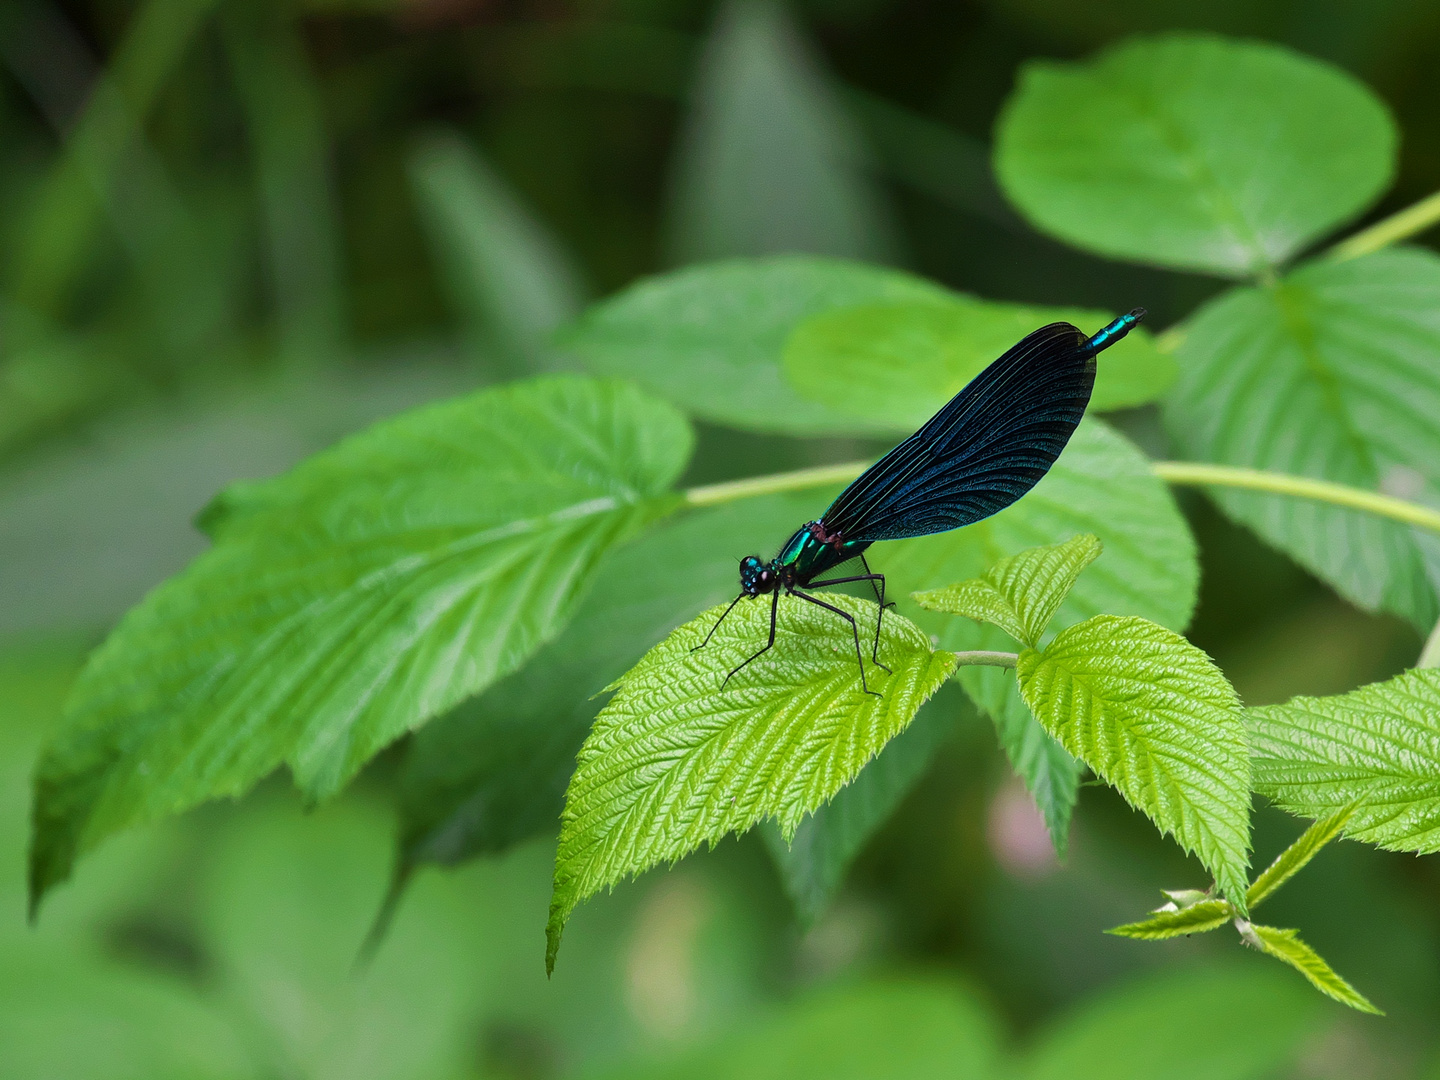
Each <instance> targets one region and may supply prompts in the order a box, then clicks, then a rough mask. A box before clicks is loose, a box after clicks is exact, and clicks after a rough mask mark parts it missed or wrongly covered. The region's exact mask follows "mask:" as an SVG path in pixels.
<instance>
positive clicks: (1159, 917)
mask: <svg viewBox="0 0 1440 1080" xmlns="http://www.w3.org/2000/svg"><path fill="white" fill-rule="evenodd" d="M1234 917H1235V912H1234V910H1233V909H1232V908H1231V907H1230V905H1229V904H1228V903H1226V902H1225V901H1224V900H1201V901H1199V902H1197V903H1194V904H1189V905H1187V906H1185V907H1181V908H1176V907H1175V906H1174V905H1173V904H1172V905H1170V906H1169V907H1168V908H1157V909H1156V910H1155V911H1154V912H1152V913H1151V915H1150V917H1149V918H1148V919H1141V920H1140V921H1139V922H1133V923H1126V924H1125V925H1124V926H1117V927H1115V928H1114V929H1112V930H1106V931H1105V932H1106V933H1107V934H1114V935H1115V936H1116V937H1128V938H1137V939H1139V940H1140V941H1163V940H1164V939H1165V938H1172V937H1182V936H1185V935H1188V934H1203V933H1205V932H1206V931H1207V930H1214V929H1216V928H1217V927H1220V926H1224V925H1225V924H1226V923H1227V922H1229V921H1230V920H1231V919H1232V918H1234Z"/></svg>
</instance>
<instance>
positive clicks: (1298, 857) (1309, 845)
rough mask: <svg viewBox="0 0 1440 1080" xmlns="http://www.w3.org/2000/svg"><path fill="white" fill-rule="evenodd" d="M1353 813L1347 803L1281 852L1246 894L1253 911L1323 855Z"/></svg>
mask: <svg viewBox="0 0 1440 1080" xmlns="http://www.w3.org/2000/svg"><path fill="white" fill-rule="evenodd" d="M1354 812H1355V807H1354V806H1353V805H1352V806H1347V807H1345V808H1344V809H1342V810H1340V811H1338V812H1336V813H1334V814H1331V815H1330V816H1329V817H1327V818H1322V819H1321V820H1319V821H1317V822H1315V824H1313V825H1311V826H1310V827H1309V828H1308V829H1306V830H1305V831H1304V832H1303V833H1301V834H1300V837H1299V839H1297V840H1296V841H1295V842H1294V843H1293V844H1291V845H1290V846H1289V847H1287V848H1286V849H1285V850H1284V851H1282V852H1281V853H1280V855H1279V856H1278V857H1277V858H1276V860H1275V861H1274V862H1272V863H1271V864H1270V865H1269V866H1267V867H1266V868H1265V871H1264V873H1262V874H1261V875H1260V876H1259V877H1257V878H1256V879H1255V880H1254V881H1253V882H1251V884H1250V888H1249V889H1248V890H1246V893H1245V902H1246V904H1247V905H1249V907H1250V909H1251V910H1252V911H1253V910H1254V909H1255V907H1256V905H1258V904H1259V903H1260V902H1261V901H1263V900H1265V899H1266V898H1267V897H1269V896H1271V895H1272V894H1273V893H1274V892H1275V891H1276V890H1277V889H1279V888H1280V886H1282V885H1284V884H1285V882H1287V881H1289V880H1290V879H1291V878H1292V877H1294V876H1295V875H1296V874H1298V873H1299V872H1300V871H1301V870H1303V869H1304V868H1305V864H1306V863H1308V862H1309V861H1310V860H1311V859H1313V858H1314V857H1315V856H1316V855H1318V854H1320V849H1321V848H1323V847H1324V846H1325V845H1326V844H1328V843H1329V842H1330V841H1331V840H1334V839H1335V837H1337V836H1339V835H1340V833H1341V830H1343V829H1344V828H1345V823H1346V822H1347V821H1349V820H1350V816H1351V815H1352V814H1353V813H1354Z"/></svg>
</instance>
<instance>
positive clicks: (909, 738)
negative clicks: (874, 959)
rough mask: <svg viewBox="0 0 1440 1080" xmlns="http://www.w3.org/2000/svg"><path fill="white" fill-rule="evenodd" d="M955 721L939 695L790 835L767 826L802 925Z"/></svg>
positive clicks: (828, 897) (819, 911)
mask: <svg viewBox="0 0 1440 1080" xmlns="http://www.w3.org/2000/svg"><path fill="white" fill-rule="evenodd" d="M953 692H954V693H957V694H958V691H953ZM942 696H943V695H942ZM954 728H955V718H954V715H953V712H952V711H947V710H946V709H945V708H944V706H943V703H942V700H941V699H940V698H937V699H936V700H935V702H934V703H933V704H927V707H926V708H924V709H923V710H922V711H921V712H920V714H919V715H918V716H916V717H915V720H914V722H913V723H912V724H911V725H910V726H909V727H907V728H906V729H905V730H904V731H902V732H901V733H900V734H899V735H897V736H895V738H893V739H891V740H890V741H889V742H888V743H886V744H885V749H884V750H882V751H881V752H880V754H879V755H878V756H877V757H876V758H875V760H874V761H872V762H871V763H870V764H869V765H867V766H865V768H864V769H862V770H861V772H860V775H859V776H857V777H855V779H854V780H853V781H851V782H850V783H849V784H847V785H846V786H845V787H843V788H841V789H840V791H839V793H838V794H837V795H836V796H835V798H833V799H831V800H830V801H829V802H828V803H826V804H825V805H824V806H821V807H819V808H818V809H817V810H816V811H815V812H814V813H813V814H811V815H810V816H809V817H807V818H806V819H805V820H804V821H802V822H801V823H800V826H799V828H797V829H796V830H795V835H794V836H793V837H792V838H791V839H790V841H789V842H788V843H787V842H786V840H785V837H784V835H783V834H782V833H781V831H780V829H779V827H778V826H772V825H767V826H766V827H765V831H764V834H763V835H764V837H765V844H766V846H767V847H768V848H769V850H770V855H771V857H772V858H773V859H774V860H775V865H776V867H777V868H778V869H779V871H780V880H781V884H782V885H783V886H784V887H785V892H786V894H787V895H788V896H789V897H790V900H791V902H792V903H793V904H794V905H795V912H796V914H797V915H798V916H799V919H800V923H801V925H804V926H809V925H811V924H813V923H814V922H815V920H816V919H818V918H819V917H820V916H821V915H823V914H824V913H825V909H826V908H828V907H829V906H830V902H831V901H832V900H833V899H834V898H835V894H836V893H837V892H838V891H839V890H840V886H841V885H842V884H843V883H844V880H845V872H846V871H847V870H849V869H850V864H851V863H852V862H854V860H855V857H856V856H857V855H859V854H860V852H861V850H862V849H863V848H864V847H865V844H866V842H867V841H868V840H869V839H870V837H871V836H873V835H874V834H875V831H876V830H877V829H878V828H879V827H880V826H881V825H883V824H884V823H885V821H886V820H887V819H888V818H889V817H890V815H891V814H892V813H894V812H895V808H896V807H897V806H899V805H900V801H901V800H902V799H903V798H904V797H905V796H906V794H908V793H909V791H910V789H911V788H913V787H914V786H915V784H916V782H917V781H918V780H919V779H920V777H921V776H922V775H924V773H925V770H926V769H927V768H928V767H929V765H930V762H931V761H932V760H933V759H934V757H935V752H936V751H937V750H939V749H940V746H941V744H942V743H944V741H945V740H946V739H947V738H948V737H950V736H951V734H952V733H953V731H954Z"/></svg>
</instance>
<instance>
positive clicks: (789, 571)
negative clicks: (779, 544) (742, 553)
mask: <svg viewBox="0 0 1440 1080" xmlns="http://www.w3.org/2000/svg"><path fill="white" fill-rule="evenodd" d="M869 546H870V545H869V543H867V542H865V541H860V540H842V539H840V537H838V536H831V535H829V534H828V532H827V530H826V528H825V523H824V522H823V521H808V522H806V523H805V524H804V525H802V526H800V528H798V529H796V530H795V535H794V536H792V537H790V539H789V540H787V541H786V542H785V546H784V547H783V548H781V549H780V554H779V555H777V556H775V561H774V562H773V563H771V565H772V566H773V567H775V569H776V570H778V571H779V572H780V576H781V577H782V578H789V580H790V581H792V582H808V581H810V580H811V579H812V578H814V577H817V576H818V575H820V574H823V573H824V572H825V571H826V570H829V569H830V568H831V567H835V566H839V565H840V564H841V563H843V562H847V561H849V560H850V559H853V558H855V557H856V556H857V555H859V554H860V553H861V552H862V551H864V550H865V549H866V548H868V547H869Z"/></svg>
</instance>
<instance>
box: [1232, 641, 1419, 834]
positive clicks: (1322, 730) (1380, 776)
mask: <svg viewBox="0 0 1440 1080" xmlns="http://www.w3.org/2000/svg"><path fill="white" fill-rule="evenodd" d="M1247 720H1248V722H1249V725H1250V737H1251V742H1252V744H1253V746H1254V753H1255V790H1256V791H1258V792H1260V793H1261V794H1262V795H1264V796H1265V797H1266V798H1268V799H1270V800H1271V801H1272V802H1274V803H1275V804H1276V805H1278V806H1280V807H1281V808H1282V809H1285V810H1288V811H1290V813H1292V814H1298V815H1300V816H1301V817H1308V818H1316V819H1319V818H1327V817H1329V816H1330V815H1332V814H1335V813H1338V812H1339V811H1341V810H1343V809H1344V808H1345V807H1347V806H1350V805H1351V804H1354V807H1355V809H1354V812H1353V814H1352V815H1351V816H1350V819H1349V821H1348V822H1346V824H1345V835H1346V836H1349V837H1350V838H1351V839H1354V840H1364V841H1366V842H1367V843H1371V844H1376V845H1378V846H1380V847H1383V848H1388V849H1389V850H1391V851H1414V852H1419V853H1422V854H1429V853H1431V852H1435V851H1440V669H1437V668H1424V669H1418V670H1415V671H1408V672H1406V673H1405V674H1403V675H1397V676H1396V677H1395V678H1393V679H1390V680H1388V681H1387V682H1381V683H1372V684H1371V685H1369V686H1362V687H1361V688H1360V689H1359V690H1354V691H1352V692H1350V693H1348V694H1340V695H1338V696H1335V697H1323V698H1311V697H1297V698H1292V699H1291V700H1290V701H1288V702H1287V703H1286V704H1284V705H1267V706H1265V707H1264V708H1259V709H1250V710H1248V713H1247Z"/></svg>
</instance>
